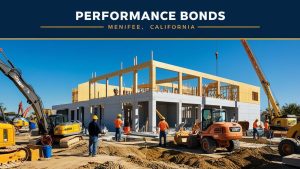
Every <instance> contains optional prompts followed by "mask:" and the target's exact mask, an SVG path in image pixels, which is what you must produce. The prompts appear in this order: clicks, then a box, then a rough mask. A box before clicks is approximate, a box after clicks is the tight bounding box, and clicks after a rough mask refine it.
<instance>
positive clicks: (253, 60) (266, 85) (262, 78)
mask: <svg viewBox="0 0 300 169" xmlns="http://www.w3.org/2000/svg"><path fill="white" fill-rule="evenodd" d="M241 42H242V44H243V46H244V48H245V51H246V53H247V55H248V58H249V60H250V61H251V64H252V66H253V68H254V70H255V72H256V74H257V76H258V78H259V80H260V83H261V85H262V87H263V89H264V91H265V93H266V95H267V97H268V100H269V101H270V103H271V105H272V108H273V110H274V114H275V117H281V116H282V114H281V113H280V108H279V105H278V104H277V102H276V100H275V98H274V96H273V93H272V90H271V88H270V83H269V82H268V81H267V79H266V77H265V75H264V73H263V72H262V69H261V68H260V66H259V64H258V62H257V60H256V58H255V56H254V54H253V52H252V51H251V49H250V46H249V45H248V43H247V41H246V40H245V39H242V40H241Z"/></svg>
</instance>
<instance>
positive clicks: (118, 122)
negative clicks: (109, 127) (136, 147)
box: [115, 114, 123, 141]
mask: <svg viewBox="0 0 300 169" xmlns="http://www.w3.org/2000/svg"><path fill="white" fill-rule="evenodd" d="M121 117H122V115H121V114H118V115H117V118H116V119H115V128H116V134H115V139H116V141H120V140H121V127H122V125H123V121H122V120H121Z"/></svg>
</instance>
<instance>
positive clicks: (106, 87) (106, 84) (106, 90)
mask: <svg viewBox="0 0 300 169" xmlns="http://www.w3.org/2000/svg"><path fill="white" fill-rule="evenodd" d="M108 85H109V81H108V78H106V79H105V97H108Z"/></svg>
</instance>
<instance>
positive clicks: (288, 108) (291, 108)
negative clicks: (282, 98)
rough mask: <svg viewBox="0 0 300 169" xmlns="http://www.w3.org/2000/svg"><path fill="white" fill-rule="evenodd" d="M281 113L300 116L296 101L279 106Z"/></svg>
mask: <svg viewBox="0 0 300 169" xmlns="http://www.w3.org/2000/svg"><path fill="white" fill-rule="evenodd" d="M281 113H282V114H294V115H297V116H300V105H299V104H296V103H290V104H287V103H286V104H285V105H284V106H282V108H281Z"/></svg>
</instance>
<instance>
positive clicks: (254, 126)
mask: <svg viewBox="0 0 300 169" xmlns="http://www.w3.org/2000/svg"><path fill="white" fill-rule="evenodd" d="M257 127H258V126H257V122H256V121H255V122H254V123H253V128H254V129H256V128H257Z"/></svg>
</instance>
